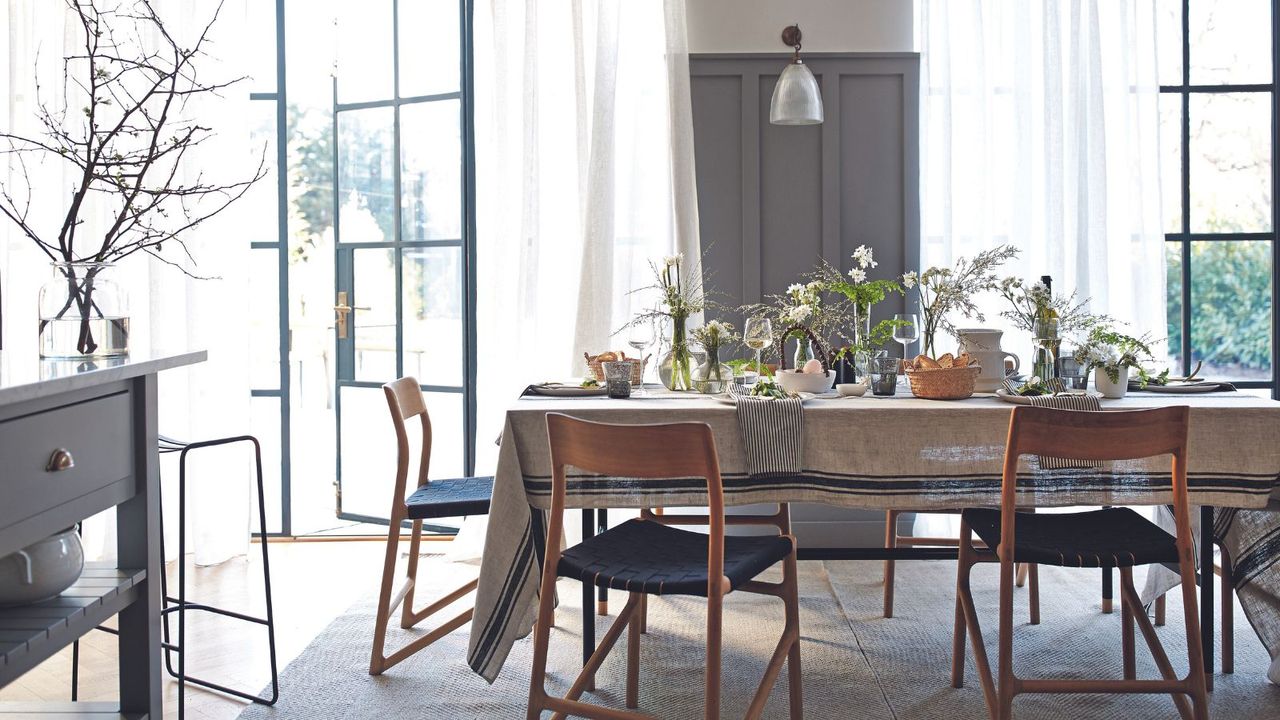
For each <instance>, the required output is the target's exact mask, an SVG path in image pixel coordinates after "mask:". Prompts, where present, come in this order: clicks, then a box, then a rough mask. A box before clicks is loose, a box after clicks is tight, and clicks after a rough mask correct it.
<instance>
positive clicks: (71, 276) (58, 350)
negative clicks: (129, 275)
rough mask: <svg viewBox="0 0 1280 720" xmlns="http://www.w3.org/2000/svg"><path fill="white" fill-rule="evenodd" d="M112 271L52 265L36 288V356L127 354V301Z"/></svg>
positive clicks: (106, 266) (89, 265)
mask: <svg viewBox="0 0 1280 720" xmlns="http://www.w3.org/2000/svg"><path fill="white" fill-rule="evenodd" d="M114 271H115V266H114V265H113V264H111V263H97V262H73V263H69V262H57V263H53V277H52V278H50V279H49V281H48V282H46V283H45V284H44V285H43V286H41V288H40V300H39V311H40V357H44V358H67V359H77V358H101V357H115V356H119V355H127V354H128V353H129V302H128V297H127V296H126V295H125V292H124V290H123V289H122V288H121V287H120V286H119V285H118V284H117V283H116V281H115V279H114V277H113V275H114Z"/></svg>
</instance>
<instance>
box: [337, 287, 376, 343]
mask: <svg viewBox="0 0 1280 720" xmlns="http://www.w3.org/2000/svg"><path fill="white" fill-rule="evenodd" d="M347 298H348V295H347V291H346V290H341V291H339V292H338V301H337V303H336V304H335V305H334V306H333V311H334V312H335V313H336V314H337V317H336V320H335V322H336V326H337V328H336V329H337V331H338V339H339V340H345V339H346V337H347V316H348V315H350V314H351V311H353V310H369V309H371V308H367V307H353V306H351V305H349V304H347Z"/></svg>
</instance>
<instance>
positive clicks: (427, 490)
mask: <svg viewBox="0 0 1280 720" xmlns="http://www.w3.org/2000/svg"><path fill="white" fill-rule="evenodd" d="M492 497H493V478H492V477H464V478H454V479H452V480H432V481H431V482H429V483H427V484H426V485H423V486H422V487H420V488H418V489H417V490H414V491H413V494H412V495H410V496H409V499H408V500H406V501H405V505H406V506H407V507H408V508H409V519H410V520H429V519H432V518H445V517H458V516H461V515H487V514H489V500H490V499H491V498H492Z"/></svg>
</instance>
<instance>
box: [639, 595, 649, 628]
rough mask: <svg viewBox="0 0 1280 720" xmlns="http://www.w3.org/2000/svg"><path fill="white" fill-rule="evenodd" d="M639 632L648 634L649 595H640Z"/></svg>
mask: <svg viewBox="0 0 1280 720" xmlns="http://www.w3.org/2000/svg"><path fill="white" fill-rule="evenodd" d="M639 612H640V634H641V635H648V634H649V596H648V595H642V596H641V597H640V611H639Z"/></svg>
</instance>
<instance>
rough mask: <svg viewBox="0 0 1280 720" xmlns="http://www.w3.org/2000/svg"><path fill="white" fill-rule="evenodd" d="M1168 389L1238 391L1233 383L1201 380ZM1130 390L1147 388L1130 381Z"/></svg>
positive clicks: (1173, 385) (1174, 385)
mask: <svg viewBox="0 0 1280 720" xmlns="http://www.w3.org/2000/svg"><path fill="white" fill-rule="evenodd" d="M1166 387H1170V388H1174V389H1177V388H1206V387H1211V388H1214V390H1213V392H1235V390H1236V386H1235V385H1232V384H1231V383H1229V382H1215V381H1213V380H1201V381H1199V382H1191V383H1174V384H1172V385H1169V386H1166ZM1129 389H1130V390H1145V389H1146V388H1143V387H1141V386H1140V385H1139V384H1138V382H1137V381H1136V380H1130V381H1129Z"/></svg>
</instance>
